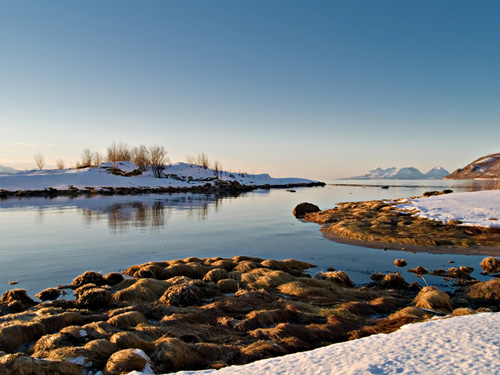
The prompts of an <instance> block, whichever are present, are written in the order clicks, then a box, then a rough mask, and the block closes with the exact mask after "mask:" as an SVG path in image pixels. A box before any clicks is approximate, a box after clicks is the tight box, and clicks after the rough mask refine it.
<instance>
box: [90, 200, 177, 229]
mask: <svg viewBox="0 0 500 375" xmlns="http://www.w3.org/2000/svg"><path fill="white" fill-rule="evenodd" d="M171 211H172V208H171V207H165V205H164V204H163V203H162V202H154V203H153V204H152V205H148V204H145V203H141V202H133V203H116V204H113V205H111V206H109V207H108V208H107V209H106V210H105V211H95V210H92V209H89V208H86V209H83V210H82V214H83V217H84V220H85V224H87V225H89V224H91V223H92V222H98V221H102V220H104V219H107V220H108V224H109V227H110V229H112V230H121V231H123V230H127V229H129V228H131V227H133V228H154V229H158V228H161V227H164V226H165V225H166V220H167V218H168V217H169V216H170V213H171Z"/></svg>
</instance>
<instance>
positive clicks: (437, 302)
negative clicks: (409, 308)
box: [414, 286, 453, 312]
mask: <svg viewBox="0 0 500 375" xmlns="http://www.w3.org/2000/svg"><path fill="white" fill-rule="evenodd" d="M414 302H415V306H416V307H421V308H424V309H430V310H436V311H445V312H451V311H452V310H453V307H452V305H451V299H450V296H449V295H448V294H447V293H445V292H443V291H441V290H439V289H438V288H436V287H434V286H427V287H424V288H422V290H421V291H420V293H418V295H417V296H416V297H415V299H414Z"/></svg>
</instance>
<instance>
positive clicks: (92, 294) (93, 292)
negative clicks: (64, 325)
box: [76, 288, 112, 310]
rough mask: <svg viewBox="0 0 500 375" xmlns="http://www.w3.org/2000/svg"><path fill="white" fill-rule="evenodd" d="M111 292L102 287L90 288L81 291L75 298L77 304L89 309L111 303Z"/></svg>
mask: <svg viewBox="0 0 500 375" xmlns="http://www.w3.org/2000/svg"><path fill="white" fill-rule="evenodd" d="M111 301H112V296H111V293H110V292H109V291H108V290H106V289H103V288H92V289H87V290H85V291H83V293H80V294H79V295H78V298H77V300H76V304H77V306H79V307H81V308H86V309H90V310H95V309H100V308H105V307H108V306H109V305H110V304H111Z"/></svg>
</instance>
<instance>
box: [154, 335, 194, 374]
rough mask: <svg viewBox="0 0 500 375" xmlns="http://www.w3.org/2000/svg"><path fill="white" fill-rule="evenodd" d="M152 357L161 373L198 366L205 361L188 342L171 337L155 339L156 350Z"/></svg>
mask: <svg viewBox="0 0 500 375" xmlns="http://www.w3.org/2000/svg"><path fill="white" fill-rule="evenodd" d="M151 359H152V360H153V362H154V363H155V364H156V365H157V370H158V372H160V373H164V372H173V371H179V370H181V369H183V368H197V367H198V365H199V364H200V362H201V363H203V361H204V360H203V359H202V358H200V357H199V356H198V355H197V353H196V352H194V351H193V350H192V349H191V348H190V347H189V345H188V344H186V343H184V342H183V341H182V340H179V339H176V338H171V337H162V338H161V339H158V340H156V341H155V351H154V352H153V354H152V355H151Z"/></svg>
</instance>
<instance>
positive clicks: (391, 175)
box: [347, 167, 449, 180]
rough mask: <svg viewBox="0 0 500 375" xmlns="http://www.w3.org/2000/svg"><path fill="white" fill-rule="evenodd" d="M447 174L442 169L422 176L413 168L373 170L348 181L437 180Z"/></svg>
mask: <svg viewBox="0 0 500 375" xmlns="http://www.w3.org/2000/svg"><path fill="white" fill-rule="evenodd" d="M448 174H449V172H448V171H447V170H446V169H444V168H442V167H435V168H432V169H431V170H430V171H429V172H427V173H426V174H423V173H422V172H420V171H419V170H418V169H417V168H415V167H404V168H395V167H392V168H375V169H372V170H371V171H369V172H368V173H366V174H364V175H362V176H356V177H350V178H347V179H348V180H439V179H441V178H443V177H445V176H447V175H448Z"/></svg>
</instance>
